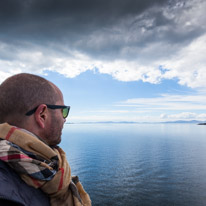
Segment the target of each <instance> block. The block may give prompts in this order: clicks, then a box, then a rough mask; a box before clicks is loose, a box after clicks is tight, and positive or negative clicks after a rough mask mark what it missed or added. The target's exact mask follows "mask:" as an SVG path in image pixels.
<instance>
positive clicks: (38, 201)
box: [0, 160, 50, 206]
mask: <svg viewBox="0 0 206 206" xmlns="http://www.w3.org/2000/svg"><path fill="white" fill-rule="evenodd" d="M0 185H1V187H0V203H1V201H2V202H3V201H7V202H10V204H8V205H23V206H27V205H30V206H39V205H44V206H49V205H50V201H49V197H48V196H47V195H46V194H45V193H43V192H42V191H41V190H39V189H35V188H33V187H31V186H29V185H27V184H26V183H25V182H24V181H23V180H22V179H21V178H20V177H19V175H18V174H17V173H16V172H15V171H14V170H13V169H11V168H10V167H9V166H8V165H7V164H6V163H4V162H3V161H1V160H0ZM1 205H2V204H1Z"/></svg>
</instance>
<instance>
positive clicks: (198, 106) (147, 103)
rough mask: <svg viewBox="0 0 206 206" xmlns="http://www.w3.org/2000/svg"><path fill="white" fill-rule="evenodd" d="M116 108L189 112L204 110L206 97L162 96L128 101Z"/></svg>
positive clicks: (202, 95) (205, 108)
mask: <svg viewBox="0 0 206 206" xmlns="http://www.w3.org/2000/svg"><path fill="white" fill-rule="evenodd" d="M117 106H120V107H135V108H136V109H138V110H143V111H148V110H153V111H162V110H165V111H174V110H176V111H178V110H179V111H180V110H181V111H191V110H198V111H200V110H206V95H205V94H197V95H169V94H162V95H161V96H160V97H156V98H136V99H128V100H126V101H124V102H121V103H120V104H118V105H117Z"/></svg>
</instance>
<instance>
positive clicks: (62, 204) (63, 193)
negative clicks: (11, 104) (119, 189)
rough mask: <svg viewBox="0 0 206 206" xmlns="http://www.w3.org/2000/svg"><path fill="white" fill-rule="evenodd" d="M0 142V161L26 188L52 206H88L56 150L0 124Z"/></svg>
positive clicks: (81, 190) (58, 151) (15, 128)
mask: <svg viewBox="0 0 206 206" xmlns="http://www.w3.org/2000/svg"><path fill="white" fill-rule="evenodd" d="M0 138H1V141H0V159H1V160H3V161H5V162H7V163H8V165H9V166H11V167H12V168H13V169H14V170H15V171H16V172H17V173H19V174H20V176H21V178H22V179H23V180H24V181H25V182H26V183H27V184H28V185H30V186H33V187H35V188H40V189H41V190H42V191H43V192H45V193H46V194H48V196H49V197H50V203H51V205H52V206H91V200H90V198H89V195H88V194H87V193H86V192H85V191H84V189H83V187H82V185H81V183H80V182H79V181H78V177H71V169H70V166H69V164H68V162H67V160H66V155H65V153H64V151H63V150H62V149H61V148H60V147H57V148H51V147H49V146H48V145H46V144H45V143H44V142H42V141H41V140H39V139H38V138H37V137H36V136H35V135H33V134H31V133H29V132H26V131H25V130H22V129H19V128H17V127H13V126H10V125H9V124H7V123H4V124H0ZM18 165H19V167H18ZM55 165H56V166H55ZM22 168H23V169H22Z"/></svg>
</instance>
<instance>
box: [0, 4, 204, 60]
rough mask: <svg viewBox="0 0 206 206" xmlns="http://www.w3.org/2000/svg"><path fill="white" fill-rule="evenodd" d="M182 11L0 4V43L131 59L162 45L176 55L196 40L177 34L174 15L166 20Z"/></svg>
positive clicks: (180, 7)
mask: <svg viewBox="0 0 206 206" xmlns="http://www.w3.org/2000/svg"><path fill="white" fill-rule="evenodd" d="M186 9H188V8H187V6H185V3H184V1H183V0H180V1H177V0H173V1H170V0H144V1H142V0H75V1H74V0H1V1H0V40H1V41H4V42H11V41H13V42H14V44H16V42H18V43H19V42H32V43H34V44H39V45H45V46H46V45H47V46H48V45H50V44H51V43H52V44H58V45H62V46H64V47H68V48H70V49H76V50H79V51H81V52H83V53H87V54H90V55H91V56H93V55H95V56H96V57H99V58H108V57H115V56H116V57H120V58H134V57H135V56H137V55H136V53H137V51H138V50H140V48H142V47H145V46H146V45H147V44H149V43H153V42H158V41H161V42H167V43H169V44H173V47H174V48H173V50H176V49H177V47H175V45H177V46H178V45H179V44H184V43H187V42H189V41H191V39H193V38H195V37H197V36H198V35H200V34H201V33H202V32H203V30H202V28H200V27H197V26H195V25H194V26H193V27H192V28H190V30H187V29H185V30H184V31H183V30H182V31H181V26H180V24H181V23H178V22H177V18H178V16H177V17H175V16H173V17H170V15H171V14H170V12H174V14H175V15H179V14H180V13H181V12H183V11H184V10H186ZM165 10H166V11H167V10H168V15H169V16H167V15H165ZM127 48H131V49H130V51H129V52H127ZM163 53H164V51H163ZM160 55H161V52H160ZM153 57H155V55H154V56H153Z"/></svg>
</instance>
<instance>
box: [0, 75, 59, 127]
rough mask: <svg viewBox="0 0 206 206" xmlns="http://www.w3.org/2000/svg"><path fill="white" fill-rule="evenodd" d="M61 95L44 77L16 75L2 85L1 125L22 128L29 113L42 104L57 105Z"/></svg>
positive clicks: (0, 91) (0, 99)
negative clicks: (6, 123)
mask: <svg viewBox="0 0 206 206" xmlns="http://www.w3.org/2000/svg"><path fill="white" fill-rule="evenodd" d="M59 94H60V90H59V89H58V88H57V87H56V86H55V85H54V84H53V83H51V82H49V81H48V80H46V79H44V78H42V77H39V76H36V75H33V74H27V73H21V74H17V75H14V76H12V77H10V78H8V79H6V80H5V81H4V82H3V83H2V84H1V85H0V123H4V122H8V123H9V124H13V125H16V126H21V124H22V123H23V121H24V119H25V118H26V116H25V113H26V112H27V111H29V110H31V109H33V108H34V107H36V106H38V105H40V104H55V103H56V102H57V101H58V98H59Z"/></svg>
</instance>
